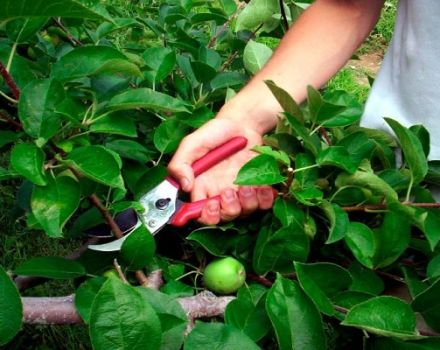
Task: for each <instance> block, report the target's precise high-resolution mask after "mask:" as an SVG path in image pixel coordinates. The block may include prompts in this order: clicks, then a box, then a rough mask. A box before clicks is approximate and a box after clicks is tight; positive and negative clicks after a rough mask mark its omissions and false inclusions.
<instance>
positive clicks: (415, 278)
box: [402, 266, 429, 299]
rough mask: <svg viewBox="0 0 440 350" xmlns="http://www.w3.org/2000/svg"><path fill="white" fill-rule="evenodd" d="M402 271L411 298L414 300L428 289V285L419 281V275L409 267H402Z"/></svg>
mask: <svg viewBox="0 0 440 350" xmlns="http://www.w3.org/2000/svg"><path fill="white" fill-rule="evenodd" d="M402 271H403V275H404V278H405V283H406V285H407V286H408V291H409V294H410V296H411V298H413V299H414V298H415V297H416V296H417V295H419V294H420V293H422V292H423V291H424V290H425V289H426V288H428V287H429V285H428V284H427V283H426V282H423V281H421V280H420V277H419V275H418V274H417V272H416V271H414V270H413V269H410V268H409V267H406V266H402Z"/></svg>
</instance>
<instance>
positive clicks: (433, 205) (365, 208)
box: [342, 202, 440, 212]
mask: <svg viewBox="0 0 440 350" xmlns="http://www.w3.org/2000/svg"><path fill="white" fill-rule="evenodd" d="M400 204H403V205H407V206H410V207H417V208H431V209H433V208H440V203H411V202H401V203H400ZM387 208H388V206H387V205H386V204H377V205H370V204H367V205H354V206H348V207H342V209H343V210H344V211H346V212H354V211H368V210H383V209H387Z"/></svg>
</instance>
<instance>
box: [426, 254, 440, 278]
mask: <svg viewBox="0 0 440 350" xmlns="http://www.w3.org/2000/svg"><path fill="white" fill-rule="evenodd" d="M426 274H427V275H428V277H429V278H430V279H435V278H437V277H440V254H437V255H436V256H434V257H433V258H432V259H431V260H430V261H429V263H428V266H427V269H426Z"/></svg>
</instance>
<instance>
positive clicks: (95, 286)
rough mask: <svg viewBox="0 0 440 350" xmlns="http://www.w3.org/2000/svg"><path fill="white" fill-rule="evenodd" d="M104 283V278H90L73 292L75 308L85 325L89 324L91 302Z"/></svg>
mask: <svg viewBox="0 0 440 350" xmlns="http://www.w3.org/2000/svg"><path fill="white" fill-rule="evenodd" d="M105 281H106V279H105V278H104V277H94V278H91V279H89V280H87V281H85V282H84V283H83V284H81V285H80V286H79V288H78V289H77V290H76V292H75V308H76V310H77V311H78V313H79V314H80V315H81V318H82V319H83V320H84V322H85V323H86V324H89V322H90V311H91V310H92V304H93V300H94V299H95V296H96V294H98V292H99V290H100V289H101V287H102V285H103V284H104V282H105Z"/></svg>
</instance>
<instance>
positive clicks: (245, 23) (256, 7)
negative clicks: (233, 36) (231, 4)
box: [235, 0, 279, 31]
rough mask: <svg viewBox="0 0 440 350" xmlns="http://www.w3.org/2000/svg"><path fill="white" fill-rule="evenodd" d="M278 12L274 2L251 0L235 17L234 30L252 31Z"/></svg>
mask: <svg viewBox="0 0 440 350" xmlns="http://www.w3.org/2000/svg"><path fill="white" fill-rule="evenodd" d="M278 12H279V4H278V2H277V1H276V0H252V1H250V2H249V4H248V5H247V6H246V7H245V8H244V9H243V11H241V12H240V13H239V15H238V17H237V22H236V25H235V30H236V31H239V30H244V29H248V30H254V29H256V28H257V27H258V26H259V25H261V24H263V23H264V22H267V21H270V20H271V19H272V16H273V14H275V13H278Z"/></svg>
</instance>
